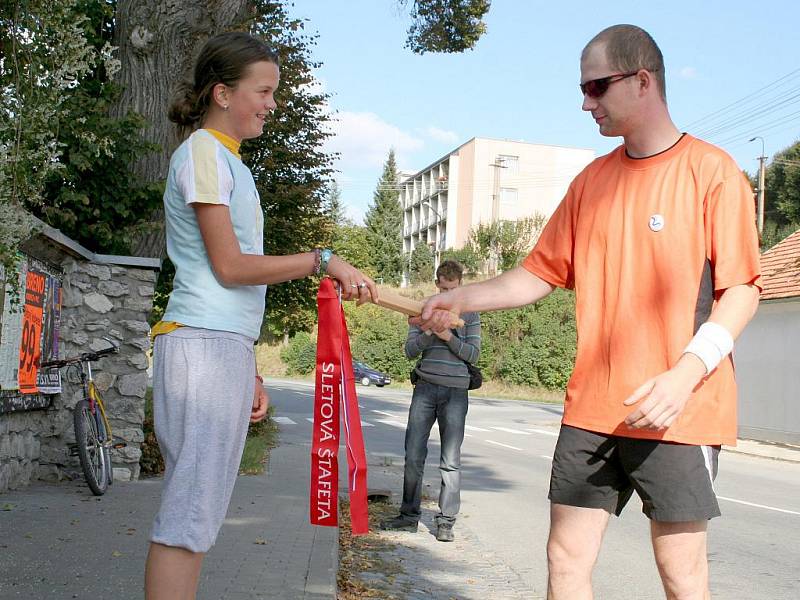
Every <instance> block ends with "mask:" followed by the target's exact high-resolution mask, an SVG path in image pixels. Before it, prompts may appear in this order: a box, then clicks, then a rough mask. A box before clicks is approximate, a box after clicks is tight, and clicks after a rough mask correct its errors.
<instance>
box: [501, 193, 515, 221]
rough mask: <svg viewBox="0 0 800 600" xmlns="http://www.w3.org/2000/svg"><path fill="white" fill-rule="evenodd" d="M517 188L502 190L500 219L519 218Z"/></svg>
mask: <svg viewBox="0 0 800 600" xmlns="http://www.w3.org/2000/svg"><path fill="white" fill-rule="evenodd" d="M517 196H518V193H517V188H500V218H501V219H515V218H516V216H517Z"/></svg>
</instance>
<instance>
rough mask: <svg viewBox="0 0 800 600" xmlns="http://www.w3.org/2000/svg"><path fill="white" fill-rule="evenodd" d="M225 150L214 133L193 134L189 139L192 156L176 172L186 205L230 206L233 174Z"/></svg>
mask: <svg viewBox="0 0 800 600" xmlns="http://www.w3.org/2000/svg"><path fill="white" fill-rule="evenodd" d="M222 152H223V150H222V147H221V146H220V144H218V143H217V141H216V140H214V139H213V138H212V137H211V136H206V135H193V136H192V139H191V140H189V157H188V159H187V160H186V161H185V162H184V163H183V164H182V165H181V166H180V167H179V168H178V170H177V172H176V176H177V183H178V189H180V191H181V195H182V196H183V198H184V201H185V202H186V204H192V203H193V202H202V203H204V204H224V205H225V206H230V202H231V192H232V191H233V173H231V169H230V166H229V165H228V161H226V160H225V157H224V156H223V154H222Z"/></svg>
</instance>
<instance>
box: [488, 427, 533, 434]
mask: <svg viewBox="0 0 800 600" xmlns="http://www.w3.org/2000/svg"><path fill="white" fill-rule="evenodd" d="M492 429H496V430H497V431H505V432H506V433H513V434H515V435H530V433H528V432H527V431H520V430H519V429H511V428H510V427H492Z"/></svg>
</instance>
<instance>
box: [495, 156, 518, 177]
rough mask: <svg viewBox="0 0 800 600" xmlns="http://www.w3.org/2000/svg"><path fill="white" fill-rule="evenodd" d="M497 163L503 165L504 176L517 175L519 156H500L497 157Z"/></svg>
mask: <svg viewBox="0 0 800 600" xmlns="http://www.w3.org/2000/svg"><path fill="white" fill-rule="evenodd" d="M497 162H498V163H499V164H501V165H503V169H504V171H503V172H504V173H505V174H508V175H517V174H518V173H519V156H511V155H508V154H500V155H498V157H497Z"/></svg>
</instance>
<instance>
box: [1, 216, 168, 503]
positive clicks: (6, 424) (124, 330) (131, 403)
mask: <svg viewBox="0 0 800 600" xmlns="http://www.w3.org/2000/svg"><path fill="white" fill-rule="evenodd" d="M53 232H55V233H59V232H57V231H56V230H51V231H50V234H51V235H50V236H49V237H50V238H52V237H53V235H54V234H53ZM59 235H60V233H59ZM61 238H63V236H61ZM57 241H58V242H61V243H54V241H53V240H52V239H46V240H45V241H44V242H43V241H41V240H40V241H39V242H37V243H34V244H32V245H29V246H28V247H26V252H30V253H32V254H33V255H38V256H39V257H44V258H45V259H46V260H47V261H48V262H49V264H55V265H58V266H59V267H60V268H61V269H62V271H63V279H62V290H63V291H62V294H63V295H62V313H61V327H60V342H59V357H60V358H64V357H68V356H74V355H76V354H80V353H81V352H87V351H90V350H95V351H96V350H100V349H102V348H107V347H108V346H109V343H108V342H106V341H105V340H104V339H103V338H104V337H106V338H109V339H112V340H114V341H115V342H117V343H118V344H119V346H120V352H119V353H118V354H112V355H110V356H106V357H104V358H102V359H100V361H98V362H96V363H93V365H92V372H93V375H94V379H95V383H96V385H97V387H98V389H99V390H100V392H101V394H102V396H103V399H104V401H105V404H106V410H107V415H108V417H109V420H110V422H111V426H112V429H113V434H114V439H115V441H120V442H124V443H125V444H126V445H125V447H123V448H120V449H114V450H113V451H112V462H113V466H114V476H115V479H120V480H129V479H136V478H138V476H139V458H140V457H141V451H140V444H141V442H142V441H143V440H144V436H143V433H142V421H143V420H144V398H145V393H146V390H147V387H148V365H149V362H148V353H149V349H150V342H149V339H148V333H149V325H148V323H147V318H148V316H149V314H150V310H151V308H152V302H153V293H154V287H155V281H156V277H157V275H158V264H159V263H158V261H155V260H153V259H139V258H132V257H116V256H98V255H94V254H92V253H90V252H88V251H86V250H85V249H83V248H81V247H80V246H77V244H75V243H74V242H72V243H71V244H70V246H69V247H66V248H65V247H64V246H63V243H64V240H63V239H58V240H57ZM75 247H77V249H78V250H79V251H82V252H79V251H76V250H75ZM82 396H83V392H82V389H81V386H80V381H79V379H78V378H77V377H75V376H74V375H68V372H67V370H66V369H63V370H62V392H61V393H60V394H55V395H52V396H49V397H48V398H49V406H48V407H47V408H45V409H42V410H28V411H19V412H10V413H3V414H0V492H3V491H5V490H7V489H16V488H19V487H22V486H25V485H27V484H28V483H29V482H30V481H32V480H35V479H43V480H47V481H59V480H61V479H65V478H73V477H82V476H83V475H82V473H81V469H80V464H79V462H78V457H77V456H70V452H69V446H70V444H74V442H75V434H74V431H73V426H72V409H73V407H74V406H75V404H76V403H77V402H78V401H79V400H80V399H81V398H82Z"/></svg>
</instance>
